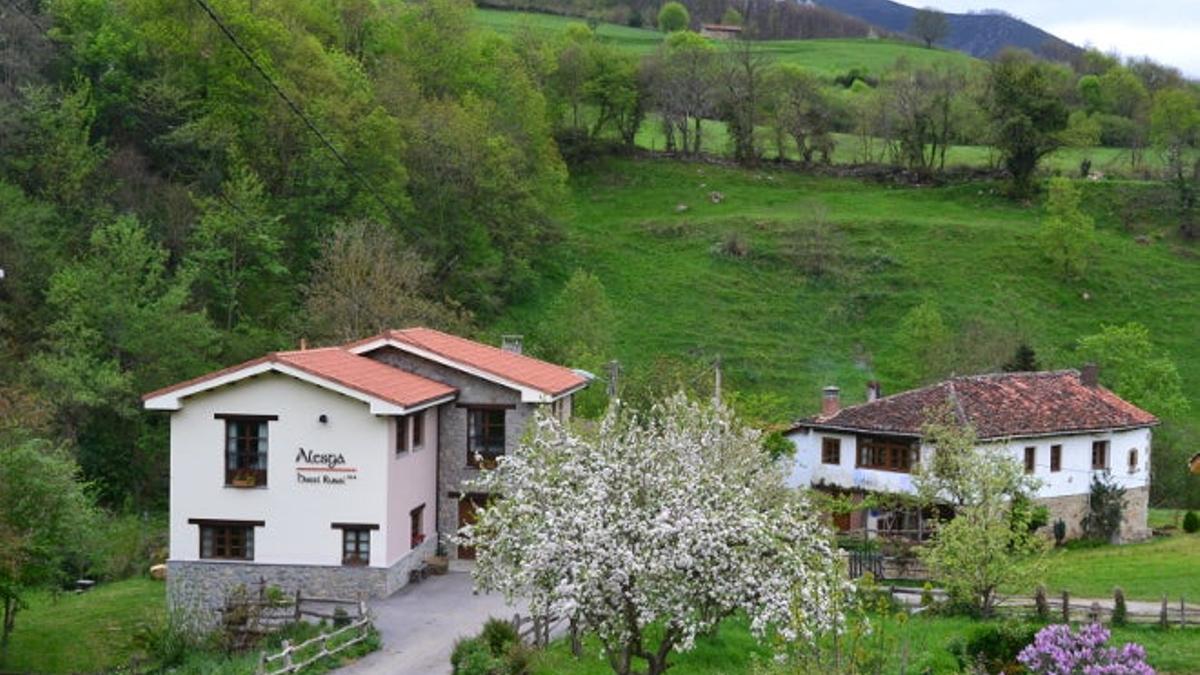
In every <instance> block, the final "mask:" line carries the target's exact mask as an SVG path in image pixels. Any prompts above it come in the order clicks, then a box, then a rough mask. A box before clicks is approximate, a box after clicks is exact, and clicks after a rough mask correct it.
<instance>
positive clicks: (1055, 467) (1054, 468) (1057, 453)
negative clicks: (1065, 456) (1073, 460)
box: [1050, 445, 1062, 472]
mask: <svg viewBox="0 0 1200 675" xmlns="http://www.w3.org/2000/svg"><path fill="white" fill-rule="evenodd" d="M1050 471H1051V472H1058V471H1062V446H1061V445H1052V446H1050Z"/></svg>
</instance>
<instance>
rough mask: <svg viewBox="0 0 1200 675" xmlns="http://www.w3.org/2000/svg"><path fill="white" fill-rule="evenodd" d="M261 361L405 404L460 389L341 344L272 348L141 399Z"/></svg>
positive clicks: (409, 405)
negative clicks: (290, 349) (359, 354)
mask: <svg viewBox="0 0 1200 675" xmlns="http://www.w3.org/2000/svg"><path fill="white" fill-rule="evenodd" d="M262 363H278V364H283V365H287V366H291V367H293V368H296V369H298V370H302V371H304V372H306V373H308V374H310V375H313V376H316V377H318V378H321V379H324V380H328V381H331V382H335V383H337V384H340V385H342V386H344V387H348V388H350V389H353V390H355V391H358V392H360V393H363V394H366V395H368V396H371V397H374V398H377V399H381V400H384V401H387V402H388V403H393V404H395V405H398V406H401V407H403V408H409V407H412V406H416V405H421V404H422V403H427V402H429V401H433V400H436V399H439V398H443V397H446V396H450V395H453V394H455V393H457V391H458V390H457V389H455V388H454V387H451V386H449V385H446V384H443V383H441V382H437V381H435V380H431V379H428V378H425V377H421V376H420V375H415V374H413V373H409V372H406V371H403V370H400V369H399V368H393V367H392V366H389V365H386V364H384V363H381V362H379V361H376V360H374V359H369V358H366V357H363V356H356V355H354V354H351V353H350V352H348V351H346V350H345V349H343V348H341V347H326V348H322V349H306V350H300V351H291V352H271V353H270V354H267V355H266V356H261V357H259V358H257V359H253V360H251V361H246V362H244V363H239V364H237V365H234V366H230V367H228V368H223V369H221V370H218V371H215V372H212V373H208V374H206V375H201V376H200V377H196V378H193V379H190V380H187V381H185V382H180V383H178V384H174V385H171V386H170V387H165V388H163V389H159V390H157V391H152V392H150V393H148V394H146V395H144V396H142V400H148V399H151V398H154V397H157V396H161V395H163V394H169V393H171V392H173V391H178V390H180V389H186V388H189V387H192V386H194V385H197V384H201V383H204V382H207V381H209V380H214V379H216V378H218V377H221V376H223V375H228V374H232V373H236V372H237V371H239V370H244V369H247V368H251V367H253V366H257V365H259V364H262Z"/></svg>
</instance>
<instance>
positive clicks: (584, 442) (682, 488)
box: [462, 395, 839, 675]
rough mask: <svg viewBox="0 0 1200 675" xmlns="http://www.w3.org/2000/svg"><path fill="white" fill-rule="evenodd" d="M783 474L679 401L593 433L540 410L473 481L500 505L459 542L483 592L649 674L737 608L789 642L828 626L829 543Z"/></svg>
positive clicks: (720, 423)
mask: <svg viewBox="0 0 1200 675" xmlns="http://www.w3.org/2000/svg"><path fill="white" fill-rule="evenodd" d="M783 470H784V469H783V466H782V465H781V464H776V463H773V462H772V461H771V460H769V459H768V458H767V456H766V454H765V453H764V452H763V450H762V447H761V445H760V437H759V434H758V432H756V431H752V430H749V429H747V428H745V427H743V426H742V425H741V424H739V423H738V422H737V421H736V420H734V419H733V418H732V416H731V414H730V413H729V411H727V410H725V409H720V408H716V409H714V408H712V407H709V406H706V405H701V404H697V403H692V402H689V401H688V400H687V399H686V398H684V397H683V396H682V395H677V396H675V397H673V398H671V399H670V400H667V401H664V402H661V403H659V404H657V405H655V406H654V407H653V408H652V409H651V410H649V411H648V412H647V413H646V414H645V415H636V414H634V413H632V412H629V411H627V410H623V409H622V408H620V407H619V406H614V407H613V408H611V409H610V411H609V413H608V415H607V416H606V417H605V418H604V420H603V421H602V422H601V424H600V425H599V429H598V430H597V431H596V432H595V433H593V434H584V433H581V432H579V431H575V430H572V429H569V428H567V427H566V426H564V425H563V424H562V423H561V422H559V421H558V420H557V419H554V418H553V417H551V416H544V415H543V416H539V417H538V418H537V420H536V421H535V422H534V427H533V432H532V435H531V437H530V438H529V439H528V440H527V441H526V442H525V443H523V444H522V445H521V446H520V447H519V448H518V449H517V450H516V451H515V452H513V453H512V454H509V455H506V456H504V457H503V458H501V460H500V462H499V465H498V466H497V468H496V469H495V470H493V471H488V472H486V473H485V474H484V475H483V476H482V477H481V478H480V480H479V481H478V483H477V484H476V485H475V486H474V488H473V489H479V490H484V491H486V492H488V493H491V494H494V495H503V496H501V497H497V498H496V499H495V501H493V502H492V503H491V504H489V505H488V506H487V507H486V508H485V509H483V510H482V511H481V512H480V514H479V520H478V522H477V523H476V524H475V525H473V526H469V527H467V528H465V529H464V531H463V533H462V541H463V542H465V543H467V544H469V545H473V546H475V547H476V551H477V554H476V555H477V562H476V569H475V581H476V585H477V587H478V588H479V589H481V590H486V591H499V592H502V593H504V594H505V595H506V596H508V597H527V598H529V602H530V607H531V610H532V612H533V613H534V614H535V615H542V616H550V615H554V616H561V617H566V618H567V619H569V620H571V621H573V622H574V623H575V625H576V626H578V627H579V628H580V629H582V630H584V631H587V632H590V633H593V634H594V635H595V636H596V637H597V638H598V639H599V641H600V643H601V644H602V645H603V648H604V653H605V655H606V656H607V657H608V661H609V664H610V666H611V667H612V669H613V671H614V672H616V673H618V674H619V675H628V674H629V673H633V672H644V673H647V675H659V674H660V673H663V672H664V671H665V670H666V669H667V668H668V667H669V665H670V663H669V658H670V656H671V654H672V653H673V652H675V651H682V650H688V649H691V648H692V646H693V645H694V642H695V639H696V637H698V636H700V635H702V634H705V633H708V632H710V631H712V630H714V629H715V628H716V627H717V625H718V624H719V623H720V621H721V620H722V619H724V618H726V617H728V616H729V615H731V614H732V613H734V612H743V613H745V615H746V616H747V618H748V619H749V622H750V627H751V630H752V631H753V632H754V633H755V634H756V635H758V636H760V637H761V636H766V635H769V634H773V635H775V636H777V637H778V638H781V639H783V640H787V641H791V640H796V639H800V640H804V639H810V638H811V637H812V631H813V630H814V629H818V628H824V627H828V626H829V625H830V624H831V623H832V622H833V621H834V620H835V617H834V616H833V613H834V610H833V607H834V603H833V597H832V596H833V594H834V592H835V591H836V589H837V587H838V585H837V584H836V583H831V582H833V581H836V575H838V574H839V572H838V566H837V564H836V559H835V555H834V551H833V548H832V547H831V544H830V539H829V534H828V532H827V531H826V530H825V529H824V527H823V526H822V525H820V524H819V522H818V519H817V517H816V515H815V512H814V510H813V509H812V507H811V505H810V504H809V503H808V500H807V499H806V498H805V497H804V496H803V495H802V494H798V493H792V492H790V491H788V490H786V489H785V488H784V487H783ZM797 617H798V618H799V620H796V619H797ZM640 664H645V670H640Z"/></svg>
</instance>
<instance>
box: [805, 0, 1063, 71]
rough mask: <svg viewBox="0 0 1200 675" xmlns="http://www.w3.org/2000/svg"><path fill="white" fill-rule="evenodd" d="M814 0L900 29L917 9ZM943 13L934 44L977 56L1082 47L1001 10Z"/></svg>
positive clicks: (1054, 54) (873, 0)
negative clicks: (944, 30)
mask: <svg viewBox="0 0 1200 675" xmlns="http://www.w3.org/2000/svg"><path fill="white" fill-rule="evenodd" d="M815 4H817V5H820V6H822V7H825V8H827V9H831V10H834V11H836V12H840V13H842V14H846V15H848V16H852V17H857V18H859V19H862V20H863V21H866V22H867V23H870V24H873V25H876V26H879V27H880V28H883V29H886V30H889V31H894V32H899V33H906V32H907V31H908V29H909V27H910V26H911V25H912V19H913V16H914V15H916V13H917V11H919V10H918V8H916V7H912V6H909V5H905V4H902V3H899V2H893V1H892V0H816V3H815ZM945 14H946V19H947V22H948V23H949V28H950V30H949V34H948V35H947V36H946V37H945V38H943V39H942V40H939V41H938V42H937V44H938V45H940V46H942V47H947V48H949V49H955V50H958V51H962V52H966V53H968V54H970V55H972V56H976V57H979V58H991V57H994V56H996V55H997V54H999V53H1000V52H1001V51H1003V50H1004V49H1005V48H1008V47H1016V48H1019V49H1028V50H1029V51H1031V52H1034V53H1035V54H1038V55H1040V56H1044V57H1050V58H1058V59H1069V58H1071V57H1073V56H1074V55H1076V54H1078V53H1080V52H1081V51H1082V49H1080V47H1078V46H1076V45H1074V44H1071V43H1070V42H1067V41H1066V40H1063V39H1062V38H1059V37H1057V36H1055V35H1053V34H1051V33H1050V32H1048V31H1045V30H1043V29H1041V28H1039V27H1037V26H1035V25H1033V24H1031V23H1029V22H1027V21H1024V20H1022V19H1018V18H1016V17H1014V16H1011V15H1009V14H1005V13H1003V12H984V13H973V14H955V13H951V12H945Z"/></svg>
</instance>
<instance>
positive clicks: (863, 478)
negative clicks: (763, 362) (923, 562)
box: [788, 429, 1151, 497]
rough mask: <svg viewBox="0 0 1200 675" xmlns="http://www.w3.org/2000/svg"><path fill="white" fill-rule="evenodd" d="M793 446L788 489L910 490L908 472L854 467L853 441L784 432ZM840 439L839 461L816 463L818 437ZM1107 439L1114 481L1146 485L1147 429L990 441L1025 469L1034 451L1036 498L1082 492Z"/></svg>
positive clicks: (924, 454) (926, 455) (926, 452)
mask: <svg viewBox="0 0 1200 675" xmlns="http://www.w3.org/2000/svg"><path fill="white" fill-rule="evenodd" d="M788 437H789V439H790V440H791V441H792V444H793V445H795V447H796V455H795V458H794V460H793V464H792V470H791V474H790V477H789V480H788V484H789V485H791V486H792V487H807V486H817V485H821V484H824V485H829V486H837V487H843V488H856V489H861V490H868V491H888V492H910V493H911V492H914V491H915V489H914V487H913V484H912V476H911V474H906V473H898V472H894V471H880V470H877V469H859V468H855V466H854V464H855V458H856V457H857V454H858V447H857V441H856V437H855V436H854V435H853V434H842V433H833V432H825V431H806V430H800V431H795V432H792V433H791V434H789V436H788ZM824 437H831V438H838V439H841V447H842V450H841V463H840V464H837V465H830V464H823V463H821V442H822V441H821V439H822V438H824ZM1101 440H1107V441H1109V459H1108V461H1109V468H1110V469H1111V472H1112V476H1113V478H1114V479H1115V481H1116V482H1118V483H1119V484H1121V485H1122V486H1123V487H1125V488H1126V489H1134V488H1139V487H1146V486H1148V485H1149V484H1150V471H1149V467H1150V441H1151V432H1150V429H1133V430H1128V431H1116V432H1108V431H1106V432H1101V433H1094V434H1076V435H1064V436H1049V437H1039V438H1026V439H1020V438H1017V439H1010V440H1008V441H1006V442H998V443H989V444H988V445H989V446H990V447H993V448H995V449H996V451H998V452H1005V453H1007V454H1008V455H1009V456H1011V457H1012V458H1013V459H1015V460H1016V461H1017V462H1018V463H1021V464H1022V465H1024V462H1025V448H1026V446H1033V447H1036V448H1037V454H1036V466H1035V470H1034V476H1035V477H1036V478H1038V479H1039V480H1040V481H1041V483H1042V484H1041V486H1040V487H1039V489H1038V492H1037V496H1038V497H1061V496H1067V495H1081V494H1087V492H1088V490H1089V487H1090V485H1091V480H1092V475H1093V474H1094V473H1095V472H1094V471H1092V442H1093V441H1101ZM1051 445H1062V446H1063V450H1062V468H1061V470H1060V471H1057V472H1051V471H1050V446H1051ZM1131 449H1136V450H1137V453H1138V466H1137V469H1136V470H1135V471H1133V472H1130V471H1129V468H1128V456H1129V451H1130V450H1131ZM932 453H933V448H931V447H929V446H928V445H922V447H921V461H922V463H925V462H928V461H929V460H930V458H931V457H932Z"/></svg>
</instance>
